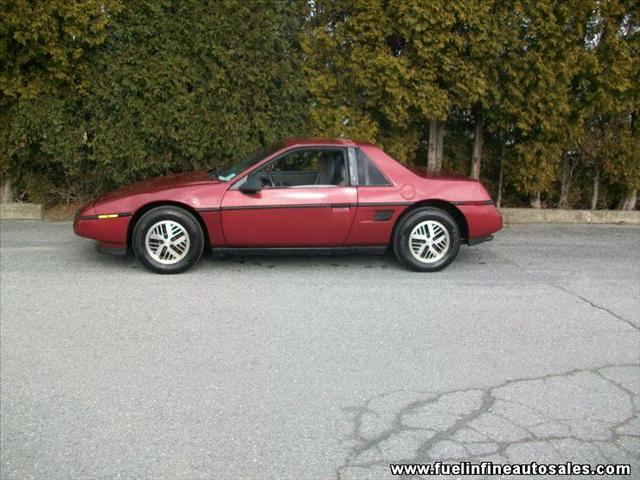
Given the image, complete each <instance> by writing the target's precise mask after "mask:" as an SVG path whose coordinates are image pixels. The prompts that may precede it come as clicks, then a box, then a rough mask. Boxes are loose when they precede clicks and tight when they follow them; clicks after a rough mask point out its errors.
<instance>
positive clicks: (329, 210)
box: [221, 147, 358, 247]
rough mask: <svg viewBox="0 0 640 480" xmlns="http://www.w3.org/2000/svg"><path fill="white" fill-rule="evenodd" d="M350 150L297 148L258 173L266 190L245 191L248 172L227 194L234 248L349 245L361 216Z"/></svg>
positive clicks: (225, 210)
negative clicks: (352, 182) (357, 215)
mask: <svg viewBox="0 0 640 480" xmlns="http://www.w3.org/2000/svg"><path fill="white" fill-rule="evenodd" d="M348 171H349V170H348V162H347V150H346V149H344V148H338V147H322V148H311V147H308V148H295V149H293V150H289V151H286V152H284V153H283V154H282V155H280V156H278V157H277V158H275V159H274V160H272V161H270V162H269V163H267V164H266V165H263V166H261V167H260V168H259V169H257V170H255V171H254V172H252V174H254V175H257V176H259V178H260V179H261V180H262V182H263V183H264V186H263V188H262V189H261V190H260V191H258V192H255V193H244V192H242V191H241V190H240V187H241V185H242V184H243V183H244V182H245V181H246V178H247V177H246V176H245V177H244V178H242V179H240V180H239V181H238V182H236V183H235V184H234V185H232V186H231V187H230V188H229V190H227V192H226V193H225V196H224V198H223V200H222V205H221V210H222V211H221V216H222V228H223V232H224V236H225V239H226V242H227V245H228V246H230V247H326V246H340V245H343V244H344V242H345V240H346V238H347V236H348V234H349V231H350V229H351V226H352V224H353V219H354V216H355V211H356V205H357V200H358V199H357V195H358V194H357V189H356V187H353V186H351V185H349V183H350V182H349V175H348Z"/></svg>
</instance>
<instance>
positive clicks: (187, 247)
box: [132, 206, 204, 273]
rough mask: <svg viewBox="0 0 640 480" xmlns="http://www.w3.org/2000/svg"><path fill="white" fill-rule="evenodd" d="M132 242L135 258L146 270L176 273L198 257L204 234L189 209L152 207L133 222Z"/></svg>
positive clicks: (182, 270)
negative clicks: (134, 223) (134, 224)
mask: <svg viewBox="0 0 640 480" xmlns="http://www.w3.org/2000/svg"><path fill="white" fill-rule="evenodd" d="M132 244H133V251H134V252H135V254H136V257H137V258H138V260H140V262H142V264H143V265H144V266H145V267H146V268H148V269H149V270H151V271H153V272H156V273H180V272H184V271H185V270H187V269H188V268H189V267H191V266H192V265H193V264H195V263H196V262H197V261H198V260H199V259H200V256H201V255H202V251H203V248H204V234H203V233H202V227H201V226H200V223H199V222H198V220H196V219H195V218H194V217H193V215H191V214H190V213H189V212H187V211H185V210H183V209H181V208H176V207H169V206H167V207H156V208H153V209H151V210H149V211H148V212H146V213H145V214H144V215H143V216H142V217H141V218H140V220H138V223H136V226H135V228H134V230H133V238H132Z"/></svg>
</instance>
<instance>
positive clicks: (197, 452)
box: [0, 221, 640, 480]
mask: <svg viewBox="0 0 640 480" xmlns="http://www.w3.org/2000/svg"><path fill="white" fill-rule="evenodd" d="M0 232H1V237H0V270H1V277H0V280H1V288H0V291H1V298H0V301H1V302H0V303H1V310H0V314H1V322H0V334H1V335H0V346H1V352H0V353H1V358H0V360H1V364H0V365H1V370H0V373H1V404H0V410H1V412H0V413H1V422H2V423H1V431H0V432H1V433H0V435H1V436H0V440H1V447H2V448H1V459H0V460H1V464H0V467H1V469H0V471H1V472H2V478H3V479H5V478H6V479H20V480H23V479H29V478H35V479H57V478H154V479H159V478H167V479H200V478H202V479H204V478H207V479H208V478H216V479H224V478H283V479H289V478H291V479H307V478H308V479H311V478H339V479H352V478H392V477H391V475H390V474H389V466H388V465H389V463H391V462H400V461H411V462H430V461H438V460H440V461H448V462H453V461H459V460H471V461H474V462H480V461H483V460H493V461H496V462H512V463H516V462H529V461H536V462H539V463H540V462H554V463H559V462H565V461H573V462H585V463H590V464H597V463H631V464H632V468H633V471H632V477H631V478H640V460H639V459H640V228H638V227H630V226H612V225H608V226H595V225H582V226H576V225H563V226H560V225H556V226H544V225H528V226H527V225H525V226H514V227H509V228H507V229H505V230H503V231H502V232H500V233H498V234H497V235H496V239H495V240H494V241H493V242H490V243H485V244H481V245H478V246H475V247H471V248H469V247H462V248H461V251H460V255H459V256H458V258H457V260H456V261H455V262H454V263H453V264H452V265H451V266H450V267H449V268H448V269H447V270H445V271H443V272H440V273H437V274H419V273H411V272H407V271H405V270H403V269H402V268H400V267H399V265H398V264H397V263H396V261H395V259H394V258H393V256H381V257H376V256H352V257H302V258H295V257H259V258H246V259H242V258H233V259H226V260H225V259H216V258H211V257H207V258H205V259H204V261H202V262H201V263H200V264H199V265H198V266H197V267H196V268H195V269H193V270H192V271H190V272H187V273H186V274H182V275H179V276H160V275H154V274H151V273H148V272H147V271H145V270H144V269H143V268H142V267H141V266H140V265H139V264H138V263H137V262H136V261H135V260H134V259H132V258H124V259H123V258H115V257H109V256H104V255H101V254H99V253H97V252H96V250H95V248H94V246H93V243H92V242H91V241H88V240H84V239H81V238H78V237H75V236H74V235H73V233H72V231H71V224H70V223H68V222H7V221H5V222H2V223H1V224H0ZM626 478H629V477H626Z"/></svg>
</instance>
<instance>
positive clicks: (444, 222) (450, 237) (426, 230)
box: [393, 207, 460, 272]
mask: <svg viewBox="0 0 640 480" xmlns="http://www.w3.org/2000/svg"><path fill="white" fill-rule="evenodd" d="M459 248H460V229H459V228H458V224H457V223H456V221H455V220H454V219H453V217H452V216H451V215H449V214H448V213H447V212H445V211H444V210H440V209H438V208H430V207H425V208H419V209H416V210H415V211H413V212H411V213H409V214H408V215H407V216H406V217H405V218H403V219H402V220H401V223H400V224H399V225H398V227H397V228H396V231H395V235H394V240H393V250H394V252H395V254H396V257H397V258H398V260H399V261H400V263H401V264H402V265H404V266H405V267H407V268H410V269H411V270H416V271H420V272H435V271H438V270H442V269H443V268H445V267H446V266H447V265H449V264H450V263H451V262H452V261H453V259H454V258H455V257H456V255H457V254H458V249H459Z"/></svg>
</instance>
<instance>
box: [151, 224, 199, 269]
mask: <svg viewBox="0 0 640 480" xmlns="http://www.w3.org/2000/svg"><path fill="white" fill-rule="evenodd" d="M189 246H190V239H189V234H188V233H187V231H186V229H185V228H184V227H183V226H182V225H180V224H179V223H178V222H174V221H173V220H162V221H160V222H157V223H155V224H154V225H153V226H152V227H151V228H149V230H147V234H146V236H145V247H146V249H147V253H148V254H149V256H150V257H151V258H153V259H154V260H155V261H156V262H158V263H162V264H164V265H172V264H174V263H178V262H179V261H180V260H182V259H183V258H184V257H185V256H186V255H187V253H189Z"/></svg>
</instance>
